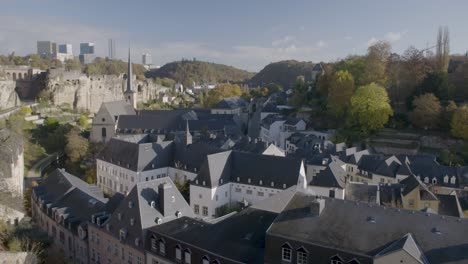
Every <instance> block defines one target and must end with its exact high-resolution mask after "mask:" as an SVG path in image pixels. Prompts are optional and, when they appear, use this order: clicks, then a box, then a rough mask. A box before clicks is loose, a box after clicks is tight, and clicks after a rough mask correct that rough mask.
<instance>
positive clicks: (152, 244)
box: [150, 235, 158, 251]
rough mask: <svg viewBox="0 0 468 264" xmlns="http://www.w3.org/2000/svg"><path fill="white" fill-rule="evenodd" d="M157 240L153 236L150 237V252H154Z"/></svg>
mask: <svg viewBox="0 0 468 264" xmlns="http://www.w3.org/2000/svg"><path fill="white" fill-rule="evenodd" d="M157 241H158V240H157V239H156V237H155V236H154V235H151V240H150V243H151V250H152V251H156V246H157Z"/></svg>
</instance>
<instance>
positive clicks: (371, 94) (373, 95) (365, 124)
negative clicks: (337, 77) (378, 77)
mask: <svg viewBox="0 0 468 264" xmlns="http://www.w3.org/2000/svg"><path fill="white" fill-rule="evenodd" d="M392 115H393V110H392V107H391V106H390V100H389V99H388V95H387V91H386V90H385V88H383V87H382V86H380V85H378V84H375V83H371V84H369V85H365V86H361V87H359V88H357V90H356V92H355V94H354V95H353V96H352V97H351V122H352V123H354V124H356V125H357V126H358V127H359V128H360V129H361V130H362V131H364V132H370V131H375V130H377V129H380V128H383V127H384V125H385V124H386V123H387V122H388V119H389V118H390V116H392Z"/></svg>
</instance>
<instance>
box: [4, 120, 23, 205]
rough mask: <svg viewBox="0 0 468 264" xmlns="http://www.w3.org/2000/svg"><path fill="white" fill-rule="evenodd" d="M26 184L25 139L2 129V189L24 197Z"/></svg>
mask: <svg viewBox="0 0 468 264" xmlns="http://www.w3.org/2000/svg"><path fill="white" fill-rule="evenodd" d="M23 184H24V146H23V139H22V138H21V137H20V136H19V135H16V134H15V133H13V132H12V131H10V130H7V129H0V191H3V192H9V193H11V194H13V195H14V196H19V197H22V195H23Z"/></svg>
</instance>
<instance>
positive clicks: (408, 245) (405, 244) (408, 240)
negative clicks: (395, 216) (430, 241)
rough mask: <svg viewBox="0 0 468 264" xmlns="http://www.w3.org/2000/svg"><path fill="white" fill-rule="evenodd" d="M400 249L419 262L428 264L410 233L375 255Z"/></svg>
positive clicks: (382, 254)
mask: <svg viewBox="0 0 468 264" xmlns="http://www.w3.org/2000/svg"><path fill="white" fill-rule="evenodd" d="M400 250H403V251H405V252H406V253H408V254H409V255H411V256H412V257H413V258H414V259H417V260H418V261H419V262H420V263H421V264H429V262H428V261H427V259H426V257H425V256H424V254H423V252H422V250H421V249H420V248H419V245H418V243H416V241H415V239H414V237H413V236H412V235H411V234H406V235H405V236H403V237H402V238H401V239H399V240H397V241H395V242H394V243H392V244H391V245H390V246H388V247H386V248H385V249H384V250H382V251H380V252H379V253H378V254H377V255H376V256H377V257H382V256H386V255H389V254H392V253H394V252H397V251H400Z"/></svg>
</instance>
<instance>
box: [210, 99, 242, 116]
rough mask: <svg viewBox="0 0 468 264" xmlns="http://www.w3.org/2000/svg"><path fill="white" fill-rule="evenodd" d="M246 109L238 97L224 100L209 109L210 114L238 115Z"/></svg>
mask: <svg viewBox="0 0 468 264" xmlns="http://www.w3.org/2000/svg"><path fill="white" fill-rule="evenodd" d="M247 107H248V104H247V102H246V101H245V100H244V99H242V98H241V97H239V96H233V97H228V98H224V99H223V100H221V101H220V102H218V103H217V104H216V105H214V106H213V107H212V108H211V113H212V114H228V115H240V114H241V113H243V112H244V111H245V110H246V109H247Z"/></svg>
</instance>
